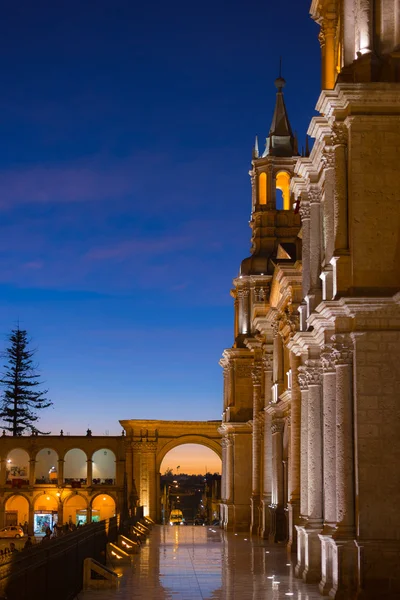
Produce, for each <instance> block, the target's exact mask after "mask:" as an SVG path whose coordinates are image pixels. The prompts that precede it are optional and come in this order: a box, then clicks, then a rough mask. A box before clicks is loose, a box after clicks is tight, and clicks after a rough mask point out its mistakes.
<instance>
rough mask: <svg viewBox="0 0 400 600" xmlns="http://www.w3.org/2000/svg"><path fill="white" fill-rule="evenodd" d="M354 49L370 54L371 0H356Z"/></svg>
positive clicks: (371, 43)
mask: <svg viewBox="0 0 400 600" xmlns="http://www.w3.org/2000/svg"><path fill="white" fill-rule="evenodd" d="M355 4H356V51H357V53H360V54H361V55H363V54H371V52H372V51H373V42H372V35H373V34H372V10H373V6H372V4H373V2H372V0H356V3H355Z"/></svg>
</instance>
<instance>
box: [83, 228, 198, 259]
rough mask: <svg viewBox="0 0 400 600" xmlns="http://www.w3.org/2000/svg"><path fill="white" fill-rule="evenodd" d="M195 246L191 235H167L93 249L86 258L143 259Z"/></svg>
mask: <svg viewBox="0 0 400 600" xmlns="http://www.w3.org/2000/svg"><path fill="white" fill-rule="evenodd" d="M192 245H193V238H192V237H191V236H189V235H185V234H183V235H177V236H172V235H166V236H164V237H161V238H158V239H136V240H126V241H123V242H119V243H117V244H112V245H110V246H104V247H101V246H100V247H96V248H92V249H91V250H89V252H87V254H86V256H85V258H86V259H89V260H112V259H115V260H125V259H126V258H131V257H132V256H136V255H140V256H141V257H143V259H146V258H148V257H150V256H159V255H164V254H168V253H171V252H176V251H177V250H181V249H183V248H188V247H190V246H192Z"/></svg>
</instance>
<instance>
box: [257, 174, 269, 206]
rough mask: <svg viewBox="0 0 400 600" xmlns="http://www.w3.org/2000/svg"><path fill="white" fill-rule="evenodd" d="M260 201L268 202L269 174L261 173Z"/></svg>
mask: <svg viewBox="0 0 400 600" xmlns="http://www.w3.org/2000/svg"><path fill="white" fill-rule="evenodd" d="M258 203H259V204H267V174H266V173H260V175H259V177H258Z"/></svg>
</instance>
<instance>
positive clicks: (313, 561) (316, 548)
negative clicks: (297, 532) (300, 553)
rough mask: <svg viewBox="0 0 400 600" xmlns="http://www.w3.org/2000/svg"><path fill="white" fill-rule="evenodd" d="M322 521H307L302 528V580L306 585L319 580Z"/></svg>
mask: <svg viewBox="0 0 400 600" xmlns="http://www.w3.org/2000/svg"><path fill="white" fill-rule="evenodd" d="M321 532H322V521H318V520H316V521H308V523H307V525H306V526H305V527H303V535H304V570H303V573H302V579H303V581H305V582H306V583H318V582H319V581H320V580H321V541H320V539H319V534H320V533H321Z"/></svg>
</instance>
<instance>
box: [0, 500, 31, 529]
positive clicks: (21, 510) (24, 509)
mask: <svg viewBox="0 0 400 600" xmlns="http://www.w3.org/2000/svg"><path fill="white" fill-rule="evenodd" d="M4 509H5V519H4V525H5V527H7V526H8V525H24V524H25V523H29V502H28V500H27V499H26V498H25V496H22V495H21V494H15V495H14V496H10V497H9V498H7V501H6V503H5V506H4Z"/></svg>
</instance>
